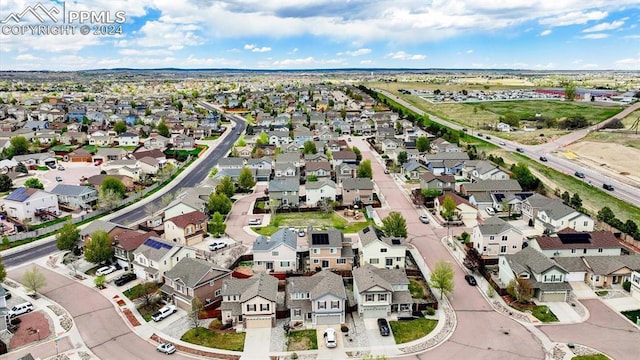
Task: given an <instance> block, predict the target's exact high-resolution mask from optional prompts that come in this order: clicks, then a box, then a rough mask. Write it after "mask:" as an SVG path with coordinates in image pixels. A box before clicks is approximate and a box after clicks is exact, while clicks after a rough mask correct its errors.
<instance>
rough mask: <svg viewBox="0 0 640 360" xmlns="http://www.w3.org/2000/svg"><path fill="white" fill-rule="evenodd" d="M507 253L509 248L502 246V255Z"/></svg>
mask: <svg viewBox="0 0 640 360" xmlns="http://www.w3.org/2000/svg"><path fill="white" fill-rule="evenodd" d="M506 252H507V247H506V246H500V253H503V254H504V253H506Z"/></svg>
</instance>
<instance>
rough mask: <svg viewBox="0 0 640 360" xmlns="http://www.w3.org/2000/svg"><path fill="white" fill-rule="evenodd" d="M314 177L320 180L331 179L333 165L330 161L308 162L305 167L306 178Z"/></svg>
mask: <svg viewBox="0 0 640 360" xmlns="http://www.w3.org/2000/svg"><path fill="white" fill-rule="evenodd" d="M311 175H314V176H315V177H317V178H318V179H322V178H329V177H331V163H330V162H328V161H313V162H307V164H306V165H305V176H306V177H307V179H309V176H311Z"/></svg>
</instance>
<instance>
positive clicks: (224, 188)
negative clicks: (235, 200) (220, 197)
mask: <svg viewBox="0 0 640 360" xmlns="http://www.w3.org/2000/svg"><path fill="white" fill-rule="evenodd" d="M216 193H217V194H225V195H227V197H228V198H230V197H232V196H233V194H235V193H236V186H235V185H234V184H233V180H231V177H229V176H225V177H223V178H222V180H220V183H219V184H218V186H216Z"/></svg>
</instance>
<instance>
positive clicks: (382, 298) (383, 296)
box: [378, 294, 387, 301]
mask: <svg viewBox="0 0 640 360" xmlns="http://www.w3.org/2000/svg"><path fill="white" fill-rule="evenodd" d="M378 301H387V294H378Z"/></svg>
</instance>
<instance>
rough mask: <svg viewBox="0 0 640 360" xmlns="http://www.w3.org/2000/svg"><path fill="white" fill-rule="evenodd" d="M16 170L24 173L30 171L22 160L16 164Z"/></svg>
mask: <svg viewBox="0 0 640 360" xmlns="http://www.w3.org/2000/svg"><path fill="white" fill-rule="evenodd" d="M15 170H16V172H19V173H23V174H28V173H29V170H28V169H27V167H26V166H25V165H24V164H23V163H21V162H19V163H18V165H16V169H15Z"/></svg>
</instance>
